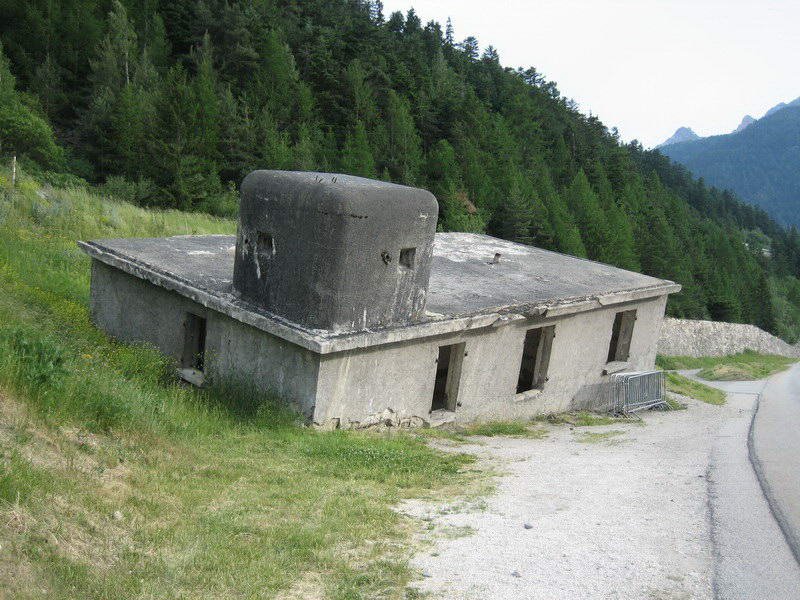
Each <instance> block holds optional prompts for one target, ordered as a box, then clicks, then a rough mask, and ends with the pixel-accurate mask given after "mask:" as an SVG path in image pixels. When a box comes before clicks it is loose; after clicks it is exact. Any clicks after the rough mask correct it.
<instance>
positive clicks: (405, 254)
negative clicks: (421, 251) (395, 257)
mask: <svg viewBox="0 0 800 600" xmlns="http://www.w3.org/2000/svg"><path fill="white" fill-rule="evenodd" d="M416 255H417V249H416V248H403V249H402V250H400V266H402V267H405V268H406V269H413V268H414V259H415V258H416Z"/></svg>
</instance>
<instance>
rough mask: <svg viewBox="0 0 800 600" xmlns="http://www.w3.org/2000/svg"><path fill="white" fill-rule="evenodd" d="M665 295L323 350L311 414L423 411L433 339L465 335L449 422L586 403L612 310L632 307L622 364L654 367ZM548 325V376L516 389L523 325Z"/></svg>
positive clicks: (431, 378) (601, 361) (350, 416)
mask: <svg viewBox="0 0 800 600" xmlns="http://www.w3.org/2000/svg"><path fill="white" fill-rule="evenodd" d="M665 304H666V296H660V297H657V298H652V299H649V300H644V301H640V302H635V303H630V304H625V305H623V306H621V307H620V306H614V307H608V308H603V309H598V310H594V311H590V312H583V313H577V314H573V315H566V316H563V317H556V318H549V319H548V318H535V319H529V320H520V321H515V322H512V323H509V324H508V325H506V326H504V327H497V328H494V327H490V328H486V329H482V330H474V331H466V332H462V333H460V334H456V335H446V336H438V337H435V338H429V339H425V340H417V341H408V342H403V343H400V344H392V345H389V346H382V347H378V348H364V349H358V350H351V351H348V352H340V353H335V354H328V355H323V357H322V361H321V364H320V372H319V387H318V391H317V393H318V396H317V397H318V401H317V410H316V412H315V420H316V421H317V422H320V423H322V422H326V421H327V420H328V419H332V418H340V419H343V421H344V422H343V423H342V424H343V425H344V424H346V423H347V422H348V421H353V422H360V421H362V420H364V419H367V418H368V417H369V416H370V415H372V414H376V413H381V412H383V411H385V410H386V409H388V408H391V409H393V410H394V411H396V412H397V413H398V417H399V418H401V419H402V418H410V417H412V416H423V417H427V415H428V413H429V412H430V408H431V398H432V396H433V386H434V382H435V377H436V359H437V356H438V350H439V347H440V346H444V345H449V344H456V343H461V342H464V343H465V350H466V356H465V357H464V360H463V364H462V367H461V379H460V385H459V391H458V401H459V406H458V407H457V408H456V410H455V412H454V414H453V415H452V418H453V420H454V421H456V422H465V423H466V422H471V421H480V420H487V419H518V418H526V417H531V416H534V415H537V414H543V413H550V412H559V411H564V410H571V409H580V408H587V407H593V404H592V403H593V402H594V400H595V398H594V397H592V395H591V394H582V393H581V391H582V390H583V389H584V388H587V389H588V390H590V391H591V389H592V386H594V385H596V384H599V383H601V382H603V381H606V380H607V375H604V374H603V371H604V369H605V367H606V358H607V354H608V347H609V342H610V340H611V330H612V326H613V323H614V317H615V315H616V313H617V312H618V311H619V310H622V309H623V308H624V309H625V310H629V309H635V310H636V311H637V320H636V326H635V327H634V330H633V337H632V339H631V350H630V358H629V359H628V361H626V362H625V364H624V370H626V371H644V370H649V369H652V368H653V365H654V363H655V356H656V341H657V340H658V334H659V328H660V325H661V317H662V315H663V314H664V306H665ZM548 325H554V326H555V338H554V339H553V344H552V349H551V354H550V362H549V368H548V371H547V382H546V383H545V385H544V389H542V390H533V391H529V392H525V393H522V394H517V393H516V386H517V377H518V376H519V366H520V361H521V359H522V351H523V344H524V340H525V333H526V331H527V330H528V329H531V328H534V327H544V326H548Z"/></svg>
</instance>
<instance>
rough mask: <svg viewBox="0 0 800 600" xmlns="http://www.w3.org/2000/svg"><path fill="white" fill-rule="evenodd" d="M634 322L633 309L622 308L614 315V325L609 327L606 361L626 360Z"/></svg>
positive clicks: (629, 349) (634, 312) (629, 350)
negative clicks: (609, 339)
mask: <svg viewBox="0 0 800 600" xmlns="http://www.w3.org/2000/svg"><path fill="white" fill-rule="evenodd" d="M635 323H636V311H635V310H623V311H622V312H618V313H617V314H616V315H615V316H614V325H613V327H612V328H611V342H610V343H609V345H608V362H625V361H626V360H628V356H629V355H630V352H631V339H632V338H633V326H634V324H635Z"/></svg>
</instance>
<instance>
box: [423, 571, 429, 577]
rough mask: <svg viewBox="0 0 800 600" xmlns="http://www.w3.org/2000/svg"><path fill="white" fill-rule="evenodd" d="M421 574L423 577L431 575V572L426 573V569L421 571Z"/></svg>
mask: <svg viewBox="0 0 800 600" xmlns="http://www.w3.org/2000/svg"><path fill="white" fill-rule="evenodd" d="M422 576H423V577H430V576H431V574H430V573H428V572H427V571H423V572H422Z"/></svg>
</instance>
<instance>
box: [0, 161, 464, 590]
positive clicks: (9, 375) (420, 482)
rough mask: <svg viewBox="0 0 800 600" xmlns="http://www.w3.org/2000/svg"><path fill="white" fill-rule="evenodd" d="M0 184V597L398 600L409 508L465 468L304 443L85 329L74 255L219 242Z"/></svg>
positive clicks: (321, 437) (257, 399)
mask: <svg viewBox="0 0 800 600" xmlns="http://www.w3.org/2000/svg"><path fill="white" fill-rule="evenodd" d="M7 181H8V177H7V173H4V172H2V171H0V547H2V552H0V589H2V590H3V594H4V597H9V598H39V597H48V598H87V599H91V598H98V599H99V598H103V599H113V598H125V599H128V598H153V597H158V598H250V597H273V596H275V595H277V594H280V593H283V594H288V596H287V597H295V598H317V597H320V598H335V599H338V598H341V599H345V598H346V599H354V598H367V597H381V598H401V597H403V590H404V588H405V585H406V583H407V582H408V581H409V579H410V577H411V572H410V569H409V567H408V565H407V555H408V552H407V550H406V549H407V547H408V544H409V543H410V540H411V539H412V533H413V527H412V524H411V522H410V521H408V520H406V519H404V518H403V517H401V516H400V515H398V513H397V512H395V511H394V510H392V508H391V507H392V505H394V504H395V503H397V502H398V501H400V500H402V499H404V498H408V497H420V496H431V495H434V496H435V495H443V494H452V493H456V492H459V493H460V492H461V491H462V490H463V489H464V486H465V484H469V483H470V481H471V480H472V479H474V477H473V476H472V475H471V474H470V473H469V472H465V471H466V469H465V468H466V467H467V465H469V464H470V463H471V461H472V458H471V457H468V456H465V455H463V454H454V453H440V452H437V451H435V450H433V449H431V448H429V447H428V446H427V445H426V444H425V442H424V440H421V439H419V438H418V437H417V436H414V435H409V434H402V433H394V434H391V433H383V434H376V433H353V432H342V431H337V432H319V431H316V430H314V429H312V428H308V427H304V426H302V425H300V424H298V420H297V417H296V415H294V414H292V413H291V412H289V411H287V410H285V409H284V408H282V407H281V405H280V403H278V402H275V401H274V400H270V399H265V398H263V397H261V396H260V395H258V394H253V393H251V392H250V391H248V390H247V389H246V388H242V387H241V386H239V387H237V386H232V387H228V388H226V389H224V390H223V389H210V390H203V391H199V390H197V389H195V388H191V387H187V386H183V385H181V384H179V383H178V382H177V381H176V379H175V376H174V374H173V369H172V368H171V365H170V364H169V362H168V361H166V360H165V358H164V357H163V356H162V355H161V354H159V353H158V352H156V351H155V350H154V349H152V348H148V347H144V346H128V345H123V344H119V343H116V342H114V341H113V340H110V339H109V338H108V337H106V336H105V335H104V334H103V333H101V332H99V331H98V330H96V329H95V328H94V327H93V326H92V325H91V323H90V320H89V315H88V311H87V301H88V293H89V260H88V259H87V257H85V256H84V255H83V254H82V253H81V252H80V251H79V250H78V249H77V248H76V246H75V242H76V240H78V239H91V238H102V237H122V236H162V235H174V234H186V233H231V232H233V231H234V230H235V224H234V223H233V222H232V221H227V220H223V219H217V218H213V217H209V216H205V215H200V214H184V213H180V212H176V211H148V210H143V209H140V208H136V207H134V206H130V205H127V204H123V203H119V202H115V201H114V200H112V199H109V198H102V197H100V196H98V195H97V194H95V193H93V192H92V191H91V190H88V189H85V188H82V187H74V188H70V189H46V190H42V189H41V187H40V186H39V185H38V184H37V183H36V182H35V181H32V180H30V179H26V178H23V179H22V180H21V182H20V186H19V188H18V189H17V190H15V191H14V192H10V191H9V190H8V188H7Z"/></svg>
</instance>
